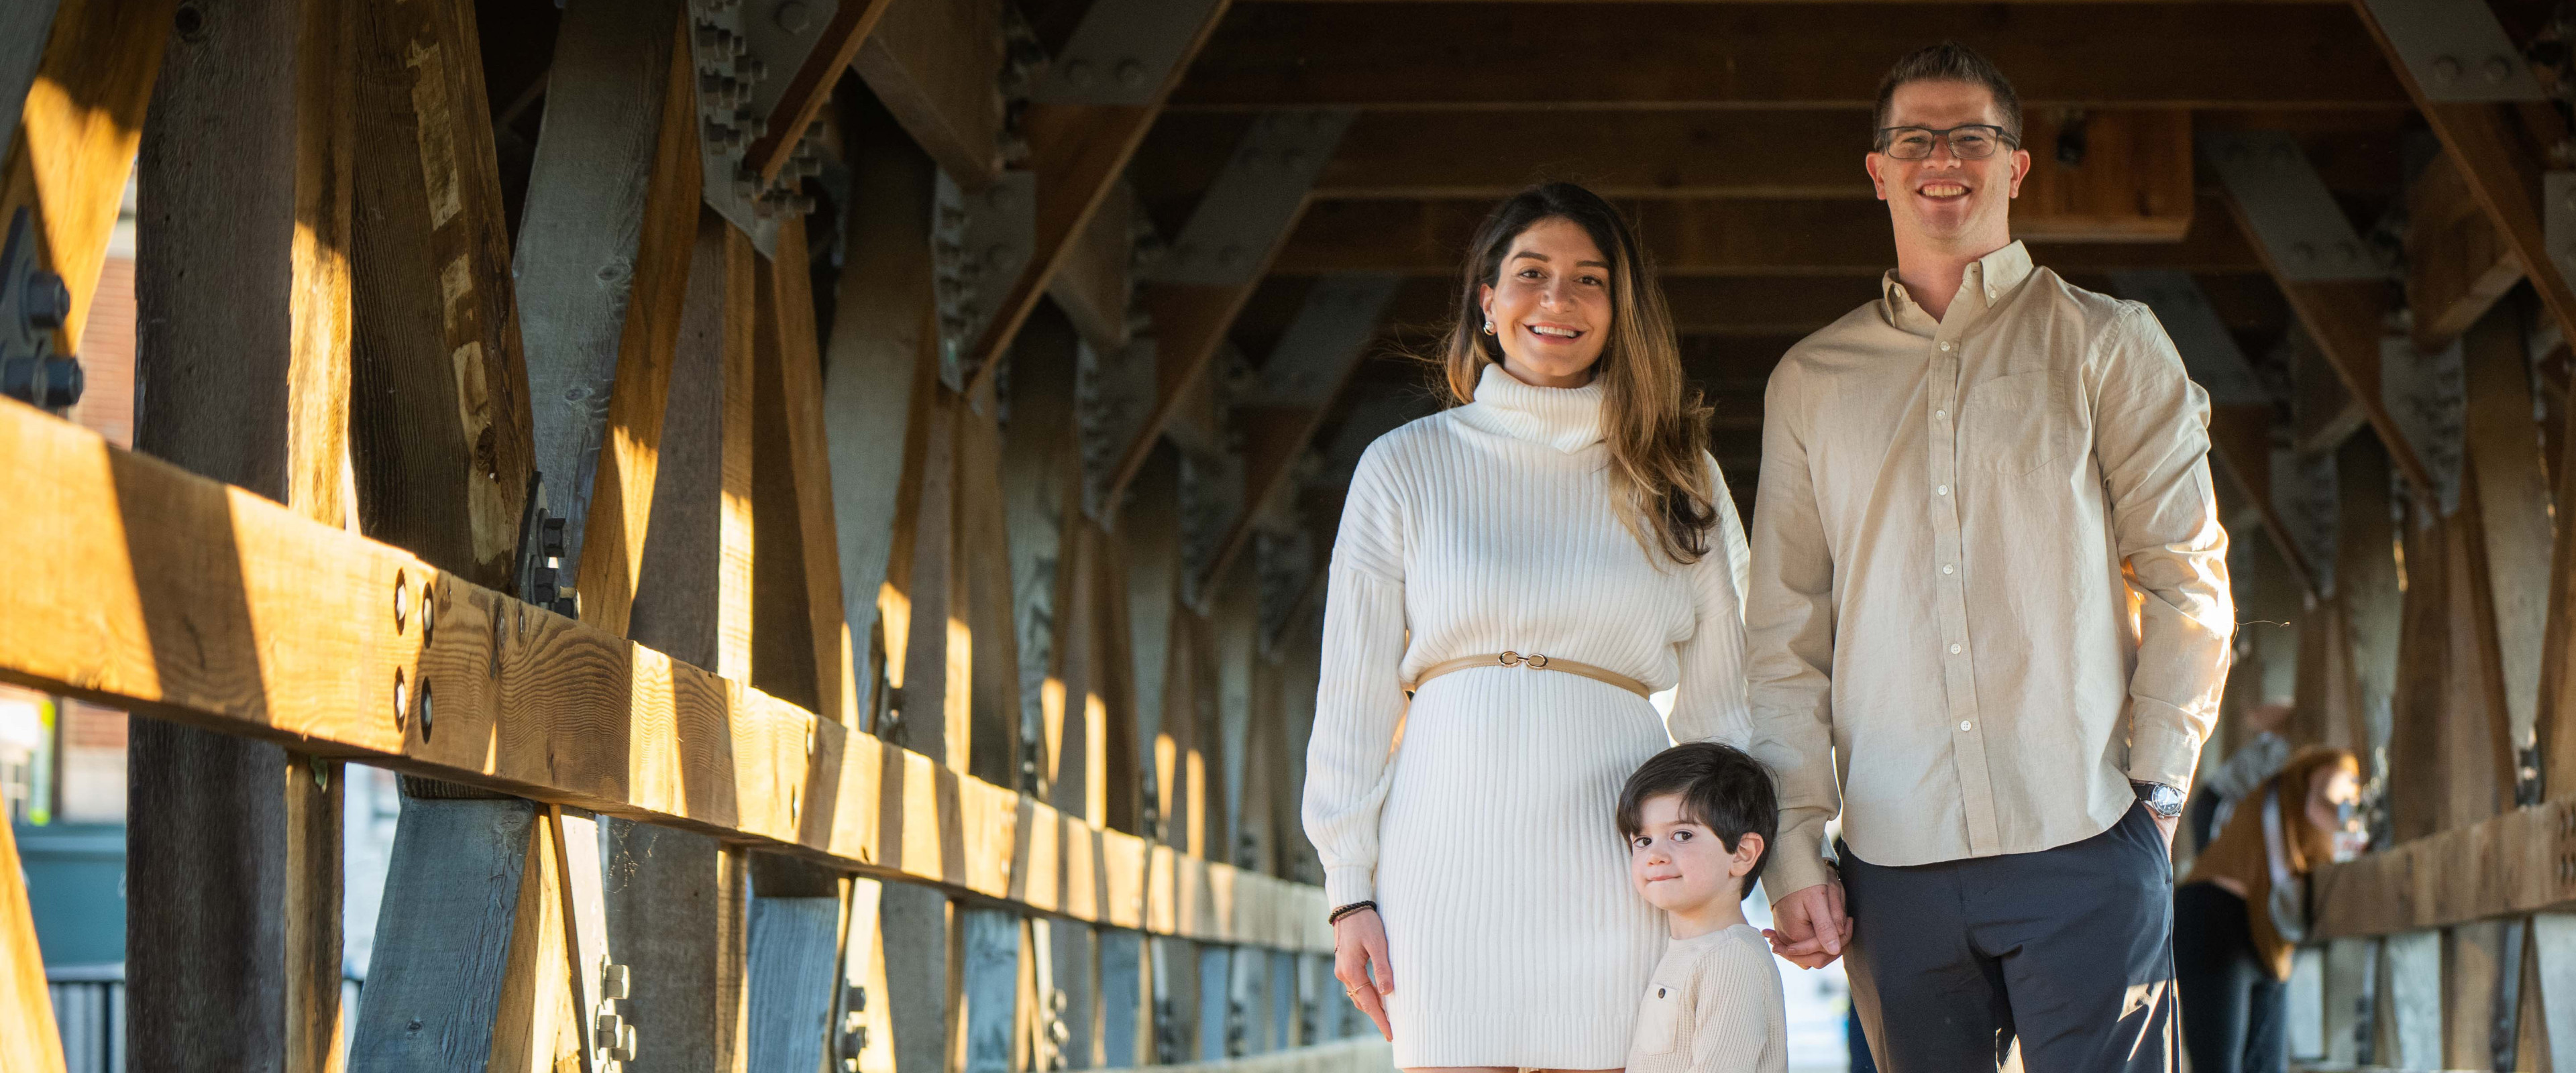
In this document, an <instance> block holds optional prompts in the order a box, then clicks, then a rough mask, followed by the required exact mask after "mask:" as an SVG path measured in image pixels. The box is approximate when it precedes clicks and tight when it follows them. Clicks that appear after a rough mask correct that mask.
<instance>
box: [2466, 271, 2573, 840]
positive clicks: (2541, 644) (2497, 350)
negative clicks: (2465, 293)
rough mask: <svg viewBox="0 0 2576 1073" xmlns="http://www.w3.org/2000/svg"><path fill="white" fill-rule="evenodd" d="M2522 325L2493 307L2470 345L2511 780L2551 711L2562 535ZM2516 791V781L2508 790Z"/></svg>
mask: <svg viewBox="0 0 2576 1073" xmlns="http://www.w3.org/2000/svg"><path fill="white" fill-rule="evenodd" d="M2521 319H2522V318H2521V317H2519V316H2517V315H2515V313H2514V312H2513V311H2512V310H2510V309H2507V308H2491V309H2489V311H2488V312H2487V314H2486V315H2485V316H2484V317H2482V318H2480V319H2479V320H2478V322H2477V323H2475V324H2473V325H2471V326H2470V328H2469V330H2468V332H2467V333H2465V334H2464V335H2463V336H2462V338H2461V340H2460V342H2461V365H2462V373H2463V377H2464V382H2465V384H2466V388H2467V392H2468V399H2469V404H2468V406H2467V408H2466V414H2465V417H2466V420H2467V425H2468V427H2467V430H2466V435H2465V437H2464V446H2465V447H2466V448H2467V453H2468V456H2469V468H2470V470H2471V471H2472V475H2471V478H2470V480H2471V482H2472V483H2474V484H2475V485H2476V492H2477V501H2476V507H2477V511H2478V522H2479V530H2480V536H2481V537H2482V539H2483V547H2482V548H2481V549H2479V550H2480V551H2481V552H2482V558H2483V559H2484V573H2485V575H2486V577H2487V579H2488V580H2487V582H2486V592H2487V597H2486V598H2487V601H2488V606H2489V608H2490V609H2491V612H2492V614H2493V616H2494V619H2493V622H2494V626H2493V631H2492V632H2493V635H2494V642H2493V643H2494V646H2495V653H2496V655H2495V659H2496V664H2497V666H2496V673H2497V674H2498V675H2499V676H2500V682H2499V688H2500V689H2501V690H2502V693H2503V697H2502V702H2503V708H2502V710H2501V711H2500V712H2498V713H2496V714H2498V715H2500V716H2502V717H2503V719H2504V723H2503V725H2502V727H2501V731H2500V737H2499V740H2497V741H2496V742H2495V743H2494V745H2493V748H2494V750H2495V757H2496V762H2497V763H2498V764H2499V765H2502V766H2503V770H2505V771H2506V772H2508V773H2509V772H2510V771H2511V770H2512V767H2513V764H2514V763H2515V753H2516V752H2517V751H2518V750H2519V749H2520V748H2521V747H2522V746H2523V745H2524V744H2526V743H2528V742H2530V741H2532V740H2533V736H2534V734H2535V733H2536V728H2537V726H2538V720H2539V714H2540V712H2541V711H2542V710H2543V709H2542V704H2543V697H2544V694H2543V692H2542V675H2543V666H2544V662H2545V661H2544V658H2543V657H2544V653H2545V652H2546V651H2547V649H2546V647H2545V645H2546V638H2547V634H2548V631H2549V620H2550V617H2551V615H2552V610H2551V608H2550V605H2549V596H2550V593H2551V591H2552V590H2551V588H2550V585H2549V579H2550V576H2551V575H2550V560H2551V552H2552V548H2553V545H2554V544H2555V542H2556V538H2555V535H2554V533H2553V531H2552V524H2553V523H2552V521H2551V518H2552V516H2553V515H2552V510H2551V505H2550V492H2549V472H2548V466H2547V465H2546V463H2545V460H2544V458H2543V457H2542V454H2541V452H2542V446H2541V437H2540V429H2539V428H2538V427H2537V426H2536V424H2535V422H2534V421H2533V419H2532V417H2531V414H2532V412H2533V409H2532V391H2531V378H2530V373H2529V371H2528V370H2529V368H2530V366H2529V363H2528V362H2527V361H2526V360H2525V359H2524V357H2523V354H2524V345H2523V340H2522V332H2521V328H2520V325H2521ZM2501 785H2502V786H2503V787H2505V788H2506V789H2507V790H2508V791H2509V790H2510V789H2511V787H2512V786H2513V780H2512V779H2511V778H2510V777H2508V778H2505V779H2504V780H2503V782H2502V784H2501Z"/></svg>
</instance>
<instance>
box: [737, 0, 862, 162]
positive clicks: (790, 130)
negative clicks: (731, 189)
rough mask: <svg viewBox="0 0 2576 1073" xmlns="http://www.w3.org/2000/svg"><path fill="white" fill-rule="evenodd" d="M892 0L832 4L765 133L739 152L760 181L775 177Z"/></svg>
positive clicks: (788, 81) (860, 0) (820, 111)
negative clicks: (743, 150) (830, 17)
mask: <svg viewBox="0 0 2576 1073" xmlns="http://www.w3.org/2000/svg"><path fill="white" fill-rule="evenodd" d="M895 2H896V0H848V2H846V3H836V4H834V5H833V9H832V21H831V22H828V23H825V24H824V26H823V32H822V33H820V34H818V35H816V37H815V39H814V49H813V51H811V52H809V53H807V54H806V55H805V62H804V63H803V64H802V65H800V66H798V67H797V68H796V73H795V74H794V75H791V76H789V78H788V80H787V89H786V90H785V91H784V92H782V93H780V94H779V95H778V106H777V108H776V109H775V110H773V111H772V112H771V113H770V115H769V123H768V132H767V133H764V134H762V135H761V136H760V137H759V138H757V139H754V140H753V141H752V143H751V148H750V149H749V150H748V151H746V152H745V153H744V154H743V159H744V161H745V162H747V163H749V164H750V165H751V166H752V167H754V168H756V169H758V170H759V172H760V178H761V181H762V182H768V181H770V180H773V179H776V178H777V177H778V169H779V168H780V167H781V166H782V165H784V164H786V163H787V158H788V157H789V156H791V155H793V154H794V153H795V152H796V139H797V138H798V137H799V136H801V135H803V134H804V132H805V128H806V127H807V126H808V125H811V124H812V123H813V122H814V120H815V119H816V118H818V117H820V116H821V115H822V114H823V106H824V105H826V104H828V103H830V102H831V99H832V91H833V89H834V88H835V87H837V86H839V85H840V83H841V73H842V72H844V71H847V70H849V69H850V63H851V61H853V60H855V59H857V58H858V55H859V47H860V46H862V45H864V44H866V43H867V40H868V35H869V34H870V33H873V32H874V31H875V30H876V27H877V23H878V21H879V20H881V19H883V18H885V13H886V10H887V9H889V8H891V7H893V6H895Z"/></svg>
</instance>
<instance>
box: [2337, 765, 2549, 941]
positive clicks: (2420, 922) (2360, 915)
mask: <svg viewBox="0 0 2576 1073" xmlns="http://www.w3.org/2000/svg"><path fill="white" fill-rule="evenodd" d="M2572 825H2576V801H2569V800H2563V799H2562V800H2556V801H2551V802H2549V803H2546V804H2542V805H2534V806H2529V807H2525V808H2517V809H2511V810H2508V811H2505V812H2502V813H2499V814H2497V815H2496V816H2494V817H2493V818H2491V819H2488V820H2485V821H2482V822H2480V823H2477V824H2474V825H2471V826H2468V827H2462V828H2455V829H2452V830H2448V831H2443V832H2441V833H2439V834H2436V835H2433V836H2431V837H2428V838H2421V839H2417V840H2415V841H2412V842H2405V843H2401V844H2399V845H2397V846H2395V847H2393V848H2391V849H2387V850H2382V851H2379V852H2376V853H2370V854H2365V855H2363V856H2362V857H2360V858H2358V859H2356V860H2353V861H2350V862H2347V863H2344V864H2337V865H2332V866H2329V867H2327V868H2325V869H2322V870H2320V871H2319V872H2318V874H2317V878H2316V882H2315V884H2314V887H2313V889H2314V891H2315V897H2316V899H2317V929H2316V934H2317V935H2318V936H2319V937H2321V938H2338V937H2348V936H2361V935H2387V934H2393V933H2396V932H2402V931H2415V930H2420V929H2424V928H2436V927H2447V926H2451V925H2455V924H2464V923H2469V922H2473V921H2479V920H2500V919H2505V918H2508V917H2514V916H2521V915H2525V914H2530V913H2535V912H2554V911H2563V910H2565V909H2566V908H2568V907H2569V905H2570V904H2571V903H2576V879H2571V878H2570V877H2569V876H2568V875H2567V874H2566V873H2565V871H2564V870H2563V869H2562V867H2561V859H2562V857H2563V856H2564V855H2566V854H2568V853H2570V852H2576V826H2572Z"/></svg>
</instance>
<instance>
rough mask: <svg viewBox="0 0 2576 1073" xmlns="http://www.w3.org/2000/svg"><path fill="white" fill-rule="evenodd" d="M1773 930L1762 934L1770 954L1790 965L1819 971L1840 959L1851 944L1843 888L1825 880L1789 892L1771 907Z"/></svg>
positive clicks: (1849, 922)
mask: <svg viewBox="0 0 2576 1073" xmlns="http://www.w3.org/2000/svg"><path fill="white" fill-rule="evenodd" d="M1771 919H1772V921H1773V923H1775V924H1777V925H1779V927H1778V928H1777V929H1776V930H1770V931H1765V932H1763V933H1762V934H1763V936H1764V937H1765V938H1768V939H1770V940H1771V952H1772V953H1774V954H1778V955H1779V956H1780V957H1782V958H1783V959H1786V960H1787V961H1789V962H1790V963H1792V964H1795V965H1798V966H1801V967H1804V968H1810V969H1820V968H1823V967H1825V966H1826V965H1829V964H1832V963H1833V961H1834V959H1835V958H1838V957H1841V956H1843V947H1844V946H1845V945H1846V944H1848V943H1850V942H1851V936H1852V923H1851V917H1850V916H1849V915H1847V914H1845V913H1844V912H1843V885H1842V884H1841V883H1840V882H1837V881H1834V880H1830V879H1829V880H1826V881H1825V882H1822V883H1818V884H1816V885H1815V886H1812V887H1802V888H1800V889H1798V890H1793V891H1790V892H1789V893H1787V894H1784V895H1782V896H1781V897H1780V900H1778V901H1776V902H1773V903H1771Z"/></svg>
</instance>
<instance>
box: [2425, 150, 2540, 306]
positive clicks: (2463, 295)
mask: <svg viewBox="0 0 2576 1073" xmlns="http://www.w3.org/2000/svg"><path fill="white" fill-rule="evenodd" d="M2520 282H2522V262H2520V261H2518V260H2515V259H2514V255H2513V253H2512V251H2511V250H2508V249H2506V248H2505V245H2504V241H2503V238H2502V236H2500V235H2498V234H2497V233H2496V228H2495V223H2494V222H2493V221H2491V220H2489V219H2488V218H2487V215H2486V213H2485V212H2484V211H2483V210H2481V209H2480V208H2479V207H2478V203H2477V199H2475V198H2473V197H2471V196H2470V194H2469V188H2468V181H2467V180H2466V179H2465V178H2463V177H2462V176H2461V175H2460V169H2459V167H2458V166H2457V165H2455V164H2453V163H2452V162H2451V158H2450V157H2449V156H2447V155H2445V156H2437V157H2434V158H2433V162H2432V163H2430V164H2428V165H2426V166H2425V168H2424V174H2423V175H2421V176H2419V177H2418V178H2417V179H2416V180H2415V185H2414V186H2412V187H2410V188H2409V189H2408V190H2407V191H2406V305H2407V307H2408V308H2410V309H2412V310H2414V313H2415V317H2414V320H2415V330H2414V335H2415V348H2416V349H2417V350H2421V351H2424V352H2426V353H2433V352H2437V351H2439V350H2441V349H2442V348H2443V347H2445V346H2448V345H2450V343H2451V341H2452V340H2454V339H2457V338H2459V337H2460V333H2462V332H2465V331H2468V330H2469V325H2472V324H2475V323H2477V320H2478V318H2479V317H2481V316H2484V315H2486V311H2487V310H2488V309H2491V308H2493V307H2494V306H2495V304H2496V300H2497V299H2499V298H2502V297H2504V294H2505V292H2506V291H2509V290H2512V289H2513V285H2514V284H2516V283H2520Z"/></svg>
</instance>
